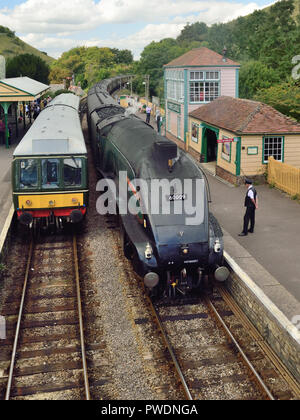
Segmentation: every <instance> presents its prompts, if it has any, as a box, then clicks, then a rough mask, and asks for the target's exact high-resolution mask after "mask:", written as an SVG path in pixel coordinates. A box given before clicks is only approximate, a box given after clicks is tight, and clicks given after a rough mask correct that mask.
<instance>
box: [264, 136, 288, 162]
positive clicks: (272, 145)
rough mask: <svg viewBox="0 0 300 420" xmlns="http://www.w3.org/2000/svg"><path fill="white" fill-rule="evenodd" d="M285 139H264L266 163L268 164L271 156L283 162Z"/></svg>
mask: <svg viewBox="0 0 300 420" xmlns="http://www.w3.org/2000/svg"><path fill="white" fill-rule="evenodd" d="M283 139H284V138H283V137H264V148H263V149H264V150H263V152H264V155H263V161H264V163H268V159H269V157H270V156H273V158H274V159H275V160H278V161H279V162H283Z"/></svg>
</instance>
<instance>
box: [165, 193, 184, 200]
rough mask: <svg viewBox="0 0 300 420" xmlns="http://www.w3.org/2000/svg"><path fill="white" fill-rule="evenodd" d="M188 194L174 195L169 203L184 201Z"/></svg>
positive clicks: (170, 196)
mask: <svg viewBox="0 0 300 420" xmlns="http://www.w3.org/2000/svg"><path fill="white" fill-rule="evenodd" d="M186 198H187V197H186V194H172V195H169V201H182V200H186Z"/></svg>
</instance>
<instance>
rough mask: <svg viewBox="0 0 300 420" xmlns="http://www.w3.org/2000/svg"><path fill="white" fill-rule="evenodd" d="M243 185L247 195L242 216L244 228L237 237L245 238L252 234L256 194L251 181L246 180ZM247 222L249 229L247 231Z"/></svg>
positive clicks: (256, 203) (256, 205) (256, 206)
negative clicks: (244, 211)
mask: <svg viewBox="0 0 300 420" xmlns="http://www.w3.org/2000/svg"><path fill="white" fill-rule="evenodd" d="M245 185H246V186H247V194H246V198H245V207H246V213H245V216H244V228H243V231H242V233H240V234H239V236H246V235H248V232H250V233H253V232H254V225H255V210H256V209H257V208H258V199H257V192H256V190H255V188H254V187H253V185H252V181H251V179H247V178H246V180H245ZM249 222H250V229H249V230H248V226H249Z"/></svg>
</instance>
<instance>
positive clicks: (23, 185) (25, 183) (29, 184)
mask: <svg viewBox="0 0 300 420" xmlns="http://www.w3.org/2000/svg"><path fill="white" fill-rule="evenodd" d="M37 185H38V161H37V160H36V159H23V160H21V161H20V189H21V190H26V189H30V188H36V187H37Z"/></svg>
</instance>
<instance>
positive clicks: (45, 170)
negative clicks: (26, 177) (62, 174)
mask: <svg viewBox="0 0 300 420" xmlns="http://www.w3.org/2000/svg"><path fill="white" fill-rule="evenodd" d="M42 184H43V188H44V189H51V188H59V160H58V159H43V160H42Z"/></svg>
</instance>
